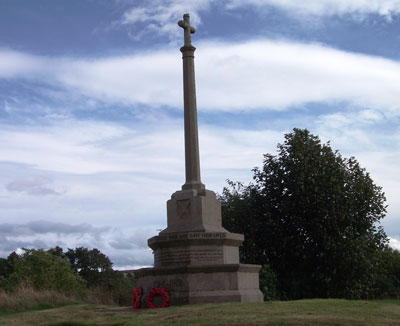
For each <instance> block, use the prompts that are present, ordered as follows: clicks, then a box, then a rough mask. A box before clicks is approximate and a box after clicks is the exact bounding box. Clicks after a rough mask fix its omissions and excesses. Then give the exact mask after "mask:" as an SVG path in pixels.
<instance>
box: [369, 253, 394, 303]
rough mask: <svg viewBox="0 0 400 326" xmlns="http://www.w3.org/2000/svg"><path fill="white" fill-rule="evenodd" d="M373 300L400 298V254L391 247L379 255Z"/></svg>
mask: <svg viewBox="0 0 400 326" xmlns="http://www.w3.org/2000/svg"><path fill="white" fill-rule="evenodd" d="M379 263H380V264H379V267H380V268H379V272H378V276H377V278H376V280H375V284H374V290H375V292H374V293H373V298H376V297H378V298H397V299H399V298H400V252H399V251H398V250H394V249H392V248H390V247H389V246H387V247H385V249H384V250H382V251H381V252H380V254H379Z"/></svg>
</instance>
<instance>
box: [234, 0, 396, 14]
mask: <svg viewBox="0 0 400 326" xmlns="http://www.w3.org/2000/svg"><path fill="white" fill-rule="evenodd" d="M248 5H251V6H255V7H258V8H260V7H265V6H268V5H271V6H275V7H278V8H281V9H284V10H290V11H293V12H295V13H297V14H299V13H303V14H304V13H306V14H314V15H343V14H378V15H382V16H389V17H390V16H391V15H393V14H398V13H399V12H400V1H399V0H351V1H349V0H307V1H297V0H284V1H282V0H231V1H229V2H228V4H227V6H228V8H235V7H243V6H248Z"/></svg>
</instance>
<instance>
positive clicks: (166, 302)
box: [146, 287, 170, 309]
mask: <svg viewBox="0 0 400 326" xmlns="http://www.w3.org/2000/svg"><path fill="white" fill-rule="evenodd" d="M156 295H159V296H161V297H162V298H163V301H162V304H161V305H159V306H158V305H155V304H154V297H155V296H156ZM146 304H147V308H149V309H154V308H166V307H169V305H170V298H169V293H168V291H167V290H166V289H165V288H163V287H158V288H154V289H151V291H150V292H149V294H148V295H147V298H146Z"/></svg>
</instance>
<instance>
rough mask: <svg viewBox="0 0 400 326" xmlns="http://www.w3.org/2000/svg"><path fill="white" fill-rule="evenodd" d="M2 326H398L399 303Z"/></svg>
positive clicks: (192, 309)
mask: <svg viewBox="0 0 400 326" xmlns="http://www.w3.org/2000/svg"><path fill="white" fill-rule="evenodd" d="M0 325H1V326H28V325H29V326H35V325H41V326H130V325H140V326H147V325H152V326H154V325H156V326H158V325H180V326H185V325H188V326H197V325H218V326H225V325H226V326H227V325H233V326H239V325H250V326H256V325H257V326H259V325H268V326H272V325H279V326H284V325H292V326H294V325H296V326H314V325H324V326H326V325H329V326H331V325H340V326H355V325H357V326H358V325H360V326H361V325H368V326H374V325H376V326H385V325H393V326H394V325H396V326H398V325H400V300H379V301H347V300H333V299H330V300H322V299H313V300H299V301H286V302H282V301H273V302H265V303H219V304H198V305H189V306H180V307H170V308H167V309H154V310H148V309H140V310H135V311H132V310H131V309H129V308H111V307H109V306H99V305H88V304H76V305H68V306H64V307H60V308H54V309H44V310H31V311H25V312H18V313H0Z"/></svg>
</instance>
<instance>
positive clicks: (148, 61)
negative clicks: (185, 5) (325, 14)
mask: <svg viewBox="0 0 400 326" xmlns="http://www.w3.org/2000/svg"><path fill="white" fill-rule="evenodd" d="M221 48H223V49H224V51H221ZM8 55H9V54H8V52H6V53H4V52H0V62H3V64H4V65H5V66H6V65H7V63H4V60H7V58H8ZM25 56H26V55H25ZM29 58H30V60H29V62H30V64H29V65H27V66H26V67H25V71H24V72H23V70H21V69H22V68H20V67H15V68H13V69H14V70H13V69H11V68H10V69H8V70H7V71H6V72H3V73H2V71H1V70H0V77H2V78H12V77H21V76H23V77H24V78H26V79H32V78H34V79H37V78H41V80H42V81H43V80H44V81H45V82H48V83H49V84H51V85H52V86H56V85H58V86H59V87H61V88H64V89H66V90H67V91H68V92H74V93H75V94H81V95H84V96H88V97H91V98H93V99H95V100H99V101H106V102H109V103H117V102H120V103H125V104H129V105H140V104H146V105H149V106H154V107H158V106H162V105H168V106H171V107H182V84H181V83H182V81H181V79H182V77H181V69H182V68H181V59H180V54H179V53H178V51H171V50H167V51H155V52H152V53H143V54H138V55H136V56H130V57H112V58H103V59H98V60H74V59H68V60H67V59H60V60H55V59H52V60H53V61H54V62H56V63H57V64H54V65H52V67H53V68H49V67H48V64H45V63H44V62H46V59H45V58H41V57H34V56H29ZM196 65H197V73H196V76H197V89H198V95H199V100H198V106H199V110H213V111H217V110H222V111H247V110H261V109H267V110H268V109H274V110H283V109H287V108H290V107H293V106H302V105H304V104H306V103H310V102H326V103H337V102H343V103H350V104H351V105H355V106H363V107H367V108H371V109H378V110H381V111H385V114H390V115H395V116H397V115H398V113H399V110H400V104H399V101H398V94H399V93H400V63H399V62H397V61H393V60H388V59H383V58H379V57H373V56H367V55H361V54H355V53H349V52H344V51H340V50H336V49H332V48H327V47H324V46H321V45H316V44H301V43H293V42H286V41H280V42H276V41H268V40H258V41H251V42H245V43H241V44H225V43H217V42H216V43H202V44H199V50H198V51H197V59H196ZM43 66H46V69H44V70H42V69H41V67H43ZM43 71H45V73H43ZM227 94H229V96H227ZM371 112H373V111H371ZM374 114H379V113H376V112H375V113H374ZM366 118H368V119H376V118H377V116H374V117H371V116H369V117H366Z"/></svg>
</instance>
